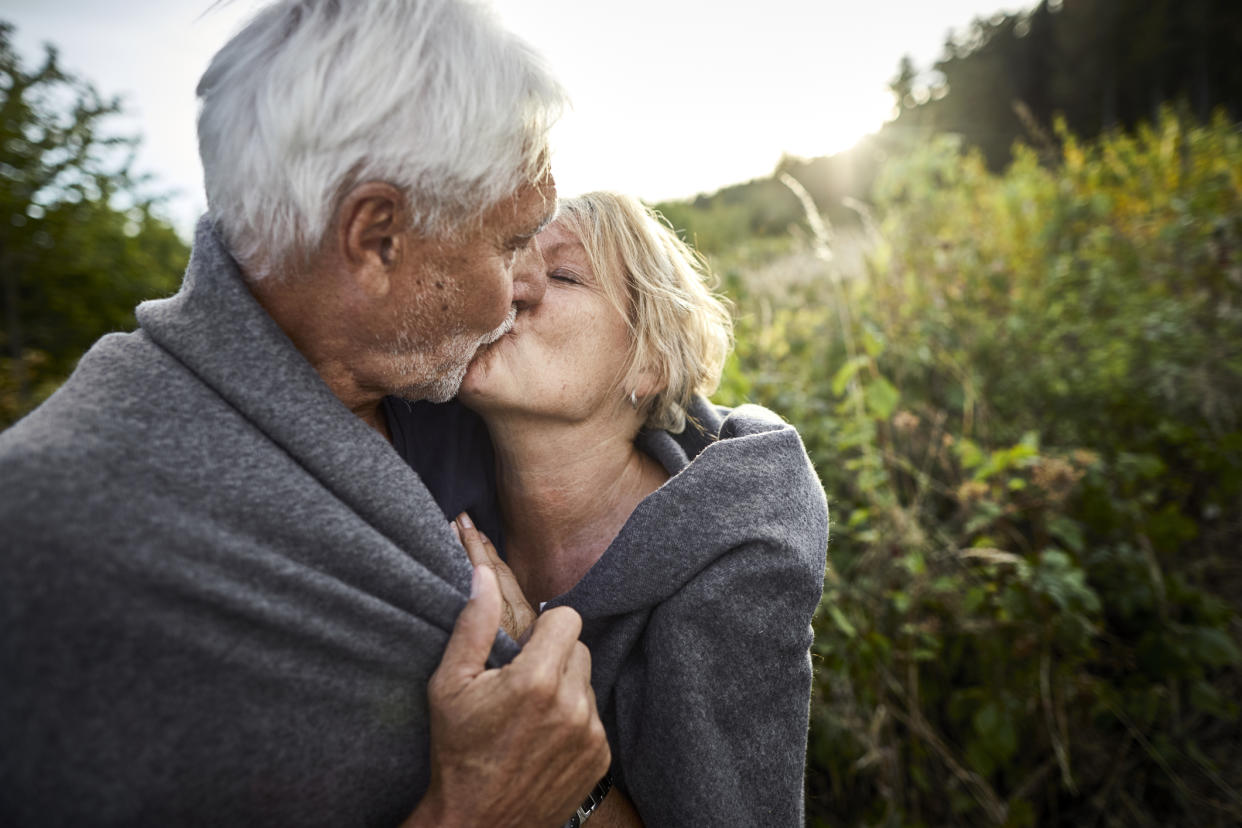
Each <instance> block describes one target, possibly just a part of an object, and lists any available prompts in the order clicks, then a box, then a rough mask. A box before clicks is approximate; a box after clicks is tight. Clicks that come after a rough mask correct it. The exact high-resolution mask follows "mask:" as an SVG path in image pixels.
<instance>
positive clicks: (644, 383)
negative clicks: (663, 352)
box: [630, 360, 668, 405]
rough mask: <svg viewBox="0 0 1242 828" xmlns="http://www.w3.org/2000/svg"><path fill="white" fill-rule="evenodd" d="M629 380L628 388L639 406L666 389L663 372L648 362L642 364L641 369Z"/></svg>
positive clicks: (666, 380)
mask: <svg viewBox="0 0 1242 828" xmlns="http://www.w3.org/2000/svg"><path fill="white" fill-rule="evenodd" d="M630 379H631V384H630V388H631V390H632V391H633V392H634V396H635V398H636V399H637V401H638V403H639V404H640V405H641V404H642V402H643V401H644V400H648V399H650V398H651V397H654V396H655V395H656V394H659V393H660V392H661V391H663V390H664V389H665V388H667V387H668V379H667V378H666V377H665V376H664V372H663V371H661V370H660V368H659V366H656V365H653V364H652V363H651V361H650V360H648V361H646V362H644V363H643V367H642V368H640V369H639V370H638V371H637V372H636V373H634V374H632V375H631V378H630Z"/></svg>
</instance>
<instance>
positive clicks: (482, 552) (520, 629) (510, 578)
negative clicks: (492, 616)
mask: <svg viewBox="0 0 1242 828" xmlns="http://www.w3.org/2000/svg"><path fill="white" fill-rule="evenodd" d="M451 525H452V527H453V529H454V531H456V532H457V539H458V540H460V541H461V545H462V546H464V547H465V548H466V555H467V557H469V558H470V563H472V564H474V565H475V566H487V567H491V570H492V571H493V572H495V573H496V581H497V582H498V583H499V584H500V598H501V601H502V605H501V612H500V628H501V629H503V630H504V631H505V632H507V633H508V634H509V637H510V638H512V639H513V640H514V641H518V642H521V643H525V638H524V636H525V635H526V633H527V631H529V630H530V628H531V625H532V624H534V623H535V618H537V617H538V616H539V613H537V612H535V608H534V607H532V606H531V605H530V601H527V600H526V594H525V593H523V592H522V587H521V586H519V585H518V582H517V578H516V577H514V575H513V570H512V569H510V568H509V565H508V564H507V563H505V562H504V561H502V560H501V559H500V553H498V552H497V551H496V547H495V546H493V545H492V542H491V541H490V540H489V539H488V537H487V535H485V534H483V532H481V531H480V530H479V529H477V528H476V527H475V525H474V523H473V522H472V521H471V520H470V515H468V514H466V513H465V512H462V513H461V514H460V515H458V516H457V520H456V521H454V522H453V523H452V524H451Z"/></svg>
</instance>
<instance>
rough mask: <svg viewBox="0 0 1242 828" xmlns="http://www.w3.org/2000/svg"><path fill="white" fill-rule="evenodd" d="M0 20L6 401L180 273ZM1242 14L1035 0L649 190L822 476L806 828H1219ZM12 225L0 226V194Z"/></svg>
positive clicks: (1229, 786) (1228, 609)
mask: <svg viewBox="0 0 1242 828" xmlns="http://www.w3.org/2000/svg"><path fill="white" fill-rule="evenodd" d="M9 33H10V30H9V29H8V28H7V27H3V28H0V85H2V88H0V95H3V98H2V103H0V274H2V278H3V307H4V316H3V319H2V320H0V322H2V324H3V329H2V330H0V340H2V344H3V354H2V355H0V426H2V425H4V424H7V423H9V422H12V421H13V420H14V419H16V418H17V417H18V416H20V415H21V414H22V413H24V412H25V411H27V410H29V409H30V408H31V407H33V406H34V405H36V404H37V403H38V402H39V401H40V400H41V399H43V398H45V397H46V396H47V395H48V394H49V393H51V391H52V390H54V389H55V387H56V386H57V385H58V384H59V382H61V381H62V380H63V378H64V377H65V376H66V375H67V374H68V372H69V371H71V370H72V367H73V364H74V362H75V361H76V359H77V357H78V356H79V355H80V354H81V352H82V351H83V350H84V349H85V348H86V347H87V346H88V345H89V344H90V343H91V342H92V341H93V340H94V339H95V338H96V337H98V336H99V335H100V334H102V333H105V332H107V331H111V330H123V329H126V328H129V327H132V325H133V316H132V309H133V306H134V304H135V303H136V302H137V301H138V300H140V299H143V298H150V297H153V296H159V295H165V294H167V293H170V292H171V291H173V290H175V288H176V286H177V284H178V282H179V279H180V273H181V271H182V270H183V268H184V265H185V262H186V259H187V256H188V248H187V246H186V244H185V243H184V242H183V241H182V240H181V239H180V238H178V237H177V235H176V234H175V233H174V232H173V231H172V230H171V228H170V227H169V226H168V225H167V224H166V223H165V222H163V221H162V220H161V219H160V218H159V217H158V198H156V197H153V196H152V195H151V189H150V187H151V184H150V182H146V181H143V180H141V179H140V178H136V177H135V176H133V175H131V173H130V171H129V165H128V160H129V158H130V155H129V150H131V149H132V147H133V145H134V139H133V138H127V137H123V136H120V137H118V136H116V135H113V134H111V133H109V131H108V116H109V115H111V114H114V113H115V112H116V111H117V108H118V104H117V102H116V101H108V100H103V99H101V98H100V97H99V95H98V94H97V93H96V92H95V91H94V90H93V89H91V87H90V86H89V84H87V83H85V82H83V81H81V80H78V79H76V78H73V77H70V76H67V75H66V74H65V73H64V72H62V70H61V69H60V67H59V66H58V64H57V61H56V56H55V53H54V52H51V51H49V53H48V54H47V55H46V58H45V60H44V62H43V63H42V64H41V65H40V66H38V67H36V68H34V69H23V68H22V67H21V66H20V64H19V61H18V60H17V58H16V56H15V54H14V52H13V50H12V48H11V46H10V42H9V41H10V38H9ZM1239 55H1242V4H1239V3H1237V2H1234V0H1183V2H1172V0H1143V1H1142V2H1140V1H1139V0H1133V1H1132V2H1131V1H1125V0H1062V2H1060V3H1052V2H1044V3H1041V4H1040V5H1038V6H1037V7H1036V8H1034V9H1032V10H1030V11H1026V12H1021V13H1015V14H1009V15H1003V14H1002V15H997V16H995V17H993V18H990V19H986V20H978V21H976V22H975V23H974V25H973V26H972V27H971V28H970V30H969V31H968V32H966V33H965V34H964V35H962V36H960V37H957V38H955V39H954V40H952V41H950V42H949V43H946V45H945V50H944V54H943V56H942V58H941V59H940V60H939V61H938V62H937V63H936V64H935V65H934V66H932V67H925V68H919V67H915V66H913V65H912V64H911V63H910V61H908V60H907V61H903V62H902V64H901V65H900V66H898V67H895V77H894V80H893V84H892V89H893V93H894V96H895V99H896V101H897V103H898V106H899V115H898V116H897V117H896V118H895V120H893V121H892V122H890V123H889V124H888V125H886V126H885V127H884V129H883V130H881V132H880V133H878V134H877V135H875V136H872V137H871V138H869V139H866V140H865V141H863V142H862V143H860V144H859V145H858V146H857V147H855V148H854V149H852V150H850V151H848V152H846V153H842V154H840V155H837V156H833V157H827V158H816V159H800V158H785V159H783V160H782V161H781V163H780V165H779V166H778V168H777V169H776V170H775V171H774V172H773V174H772V175H771V176H770V177H767V178H764V179H760V180H756V181H751V182H747V183H744V184H739V185H736V186H732V187H727V188H725V189H722V190H720V191H718V192H716V193H714V194H711V195H704V196H700V197H698V198H696V199H693V200H689V201H684V202H673V203H666V204H661V205H658V206H659V208H660V210H661V211H662V212H663V213H664V214H665V215H666V216H667V217H668V219H669V220H670V221H671V222H672V223H673V224H674V226H676V227H678V228H679V229H681V230H682V231H683V232H684V233H685V234H686V236H687V238H689V239H690V240H692V241H693V242H695V243H696V245H697V246H698V247H699V249H700V250H702V251H703V252H704V254H705V255H707V257H708V258H709V260H710V261H711V263H712V265H713V267H714V269H715V270H716V271H717V273H718V274H720V275H721V277H722V280H723V289H724V291H725V292H726V293H728V294H729V295H730V297H731V298H732V299H733V301H734V303H735V305H736V308H737V334H738V336H737V350H736V353H735V355H734V356H733V357H732V359H731V360H730V363H729V365H728V368H727V371H726V376H725V380H724V383H723V386H722V389H721V392H720V394H719V397H718V398H719V400H720V401H721V402H725V403H738V402H742V401H745V400H750V401H756V402H760V403H763V404H765V405H768V406H770V407H772V408H774V409H775V410H777V411H779V412H781V413H782V414H783V415H785V416H786V417H787V418H788V419H789V420H790V421H791V422H793V423H794V424H796V425H797V426H798V428H799V429H800V431H801V433H802V435H803V437H804V439H805V441H806V444H807V448H808V450H809V452H810V454H811V457H812V460H813V461H814V463H815V465H816V467H817V469H818V470H819V473H820V475H821V477H822V479H823V481H824V485H825V488H826V489H827V491H828V495H829V499H830V503H831V509H832V515H833V538H832V542H831V544H830V550H829V559H830V563H831V570H832V571H831V572H830V575H829V578H828V581H827V583H826V585H825V593H824V600H823V603H822V605H821V608H820V612H819V614H818V616H817V619H816V627H817V638H816V643H815V652H814V658H815V664H816V668H817V671H816V672H817V680H816V689H815V698H814V701H813V710H812V731H811V743H810V756H809V763H808V783H807V784H808V822H809V823H810V824H811V825H843V826H855V825H876V826H938V825H970V826H973V825H981V826H982V825H1008V826H1030V825H1075V826H1079V825H1086V826H1097V825H1098V826H1156V825H1161V826H1163V825H1190V826H1226V825H1238V824H1242V728H1240V727H1239V721H1238V715H1239V709H1238V702H1239V699H1242V655H1240V650H1242V613H1240V612H1239V609H1240V606H1242V597H1240V596H1242V558H1240V557H1239V548H1240V547H1242V508H1240V507H1242V126H1240V124H1239V121H1240V119H1242V61H1240V60H1239V58H1238V56H1239ZM6 217H7V218H6Z"/></svg>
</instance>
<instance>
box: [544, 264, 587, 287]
mask: <svg viewBox="0 0 1242 828" xmlns="http://www.w3.org/2000/svg"><path fill="white" fill-rule="evenodd" d="M548 278H549V279H551V280H552V281H554V282H564V283H565V284H570V285H580V284H582V283H583V280H582V277H581V276H579V275H578V274H577V273H574V272H573V271H572V270H566V269H565V268H563V267H558V268H556V269H555V270H553V271H551V272H550V273H548Z"/></svg>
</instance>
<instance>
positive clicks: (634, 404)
mask: <svg viewBox="0 0 1242 828" xmlns="http://www.w3.org/2000/svg"><path fill="white" fill-rule="evenodd" d="M630 407H631V408H638V395H637V394H636V393H635V392H634V391H631V392H630Z"/></svg>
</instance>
